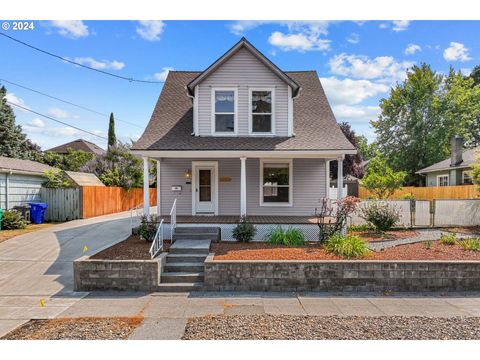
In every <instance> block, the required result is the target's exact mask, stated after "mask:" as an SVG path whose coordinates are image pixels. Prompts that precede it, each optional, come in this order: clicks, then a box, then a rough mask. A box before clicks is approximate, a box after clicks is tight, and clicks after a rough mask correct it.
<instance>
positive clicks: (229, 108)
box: [212, 89, 237, 135]
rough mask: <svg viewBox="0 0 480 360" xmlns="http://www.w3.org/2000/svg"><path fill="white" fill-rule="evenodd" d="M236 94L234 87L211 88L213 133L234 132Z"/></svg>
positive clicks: (224, 133) (229, 133)
mask: <svg viewBox="0 0 480 360" xmlns="http://www.w3.org/2000/svg"><path fill="white" fill-rule="evenodd" d="M236 94H237V92H236V90H235V89H213V90H212V98H213V101H212V108H213V119H212V127H213V132H214V133H215V134H220V135H232V134H235V133H236V122H237V121H236V116H237V115H236V108H237V104H236V101H237V96H236Z"/></svg>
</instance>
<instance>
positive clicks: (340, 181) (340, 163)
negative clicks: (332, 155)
mask: <svg viewBox="0 0 480 360" xmlns="http://www.w3.org/2000/svg"><path fill="white" fill-rule="evenodd" d="M337 161H338V166H337V186H338V188H337V199H338V200H340V199H341V198H343V157H341V158H338V160H337Z"/></svg>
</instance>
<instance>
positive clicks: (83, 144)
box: [46, 139, 105, 155]
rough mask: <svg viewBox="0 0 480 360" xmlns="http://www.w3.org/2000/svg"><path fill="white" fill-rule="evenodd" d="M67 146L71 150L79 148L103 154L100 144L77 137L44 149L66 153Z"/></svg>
mask: <svg viewBox="0 0 480 360" xmlns="http://www.w3.org/2000/svg"><path fill="white" fill-rule="evenodd" d="M69 148H71V149H72V150H77V151H78V150H81V151H85V152H89V153H93V154H95V155H103V154H105V150H103V149H102V148H101V147H100V146H98V145H96V144H94V143H92V142H90V141H87V140H84V139H77V140H74V141H71V142H69V143H66V144H62V145H59V146H56V147H53V148H51V149H48V150H46V151H51V152H56V153H59V154H67V153H68V149H69Z"/></svg>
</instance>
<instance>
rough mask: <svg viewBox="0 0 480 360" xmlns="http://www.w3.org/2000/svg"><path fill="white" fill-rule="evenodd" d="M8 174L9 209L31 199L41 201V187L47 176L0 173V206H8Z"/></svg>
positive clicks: (4, 207)
mask: <svg viewBox="0 0 480 360" xmlns="http://www.w3.org/2000/svg"><path fill="white" fill-rule="evenodd" d="M7 176H8V209H11V208H13V207H14V206H17V205H25V204H26V203H28V202H31V201H40V188H41V187H42V183H44V182H45V178H43V177H42V176H38V175H17V174H12V175H7V174H6V173H0V207H1V208H2V209H6V208H7V203H6V201H7V200H6V199H7V196H6V183H7Z"/></svg>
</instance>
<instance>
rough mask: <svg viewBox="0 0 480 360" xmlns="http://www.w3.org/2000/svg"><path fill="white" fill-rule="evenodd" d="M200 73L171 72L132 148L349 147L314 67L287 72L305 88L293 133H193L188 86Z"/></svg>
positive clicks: (297, 106)
mask: <svg viewBox="0 0 480 360" xmlns="http://www.w3.org/2000/svg"><path fill="white" fill-rule="evenodd" d="M199 74H200V73H199V72H185V71H182V72H179V71H170V72H169V74H168V77H167V80H166V82H165V84H164V86H163V89H162V92H161V94H160V97H159V99H158V102H157V104H156V106H155V109H154V111H153V114H152V117H151V119H150V122H149V123H148V125H147V128H146V129H145V131H144V133H143V134H142V136H141V137H140V139H139V140H138V141H137V142H136V143H135V145H134V146H133V147H132V150H165V151H166V150H219V151H223V150H242V151H243V150H252V151H255V150H258V151H263V150H264V151H284V150H290V151H295V150H314V151H330V150H342V151H343V150H348V151H355V147H354V146H353V145H352V144H351V143H350V142H349V141H348V140H347V138H346V137H345V136H344V135H343V132H342V130H341V129H340V127H339V126H338V124H337V122H336V120H335V116H334V115H333V112H332V109H331V108H330V105H329V103H328V100H327V97H326V96H325V92H324V91H323V88H322V85H321V83H320V80H319V78H318V74H317V73H316V72H315V71H299V72H287V73H286V74H287V75H288V77H289V78H292V79H293V80H294V81H295V82H296V83H297V84H299V86H301V88H302V91H300V93H299V94H298V96H297V98H296V99H295V101H294V102H293V118H294V125H293V126H294V129H293V130H294V133H295V136H293V137H278V136H275V137H247V136H243V137H220V136H192V135H191V134H192V132H193V109H192V100H191V99H190V98H189V97H188V94H187V91H186V90H185V86H186V85H187V84H190V83H191V82H192V81H193V80H194V79H195V78H197V77H198V75H199Z"/></svg>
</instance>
